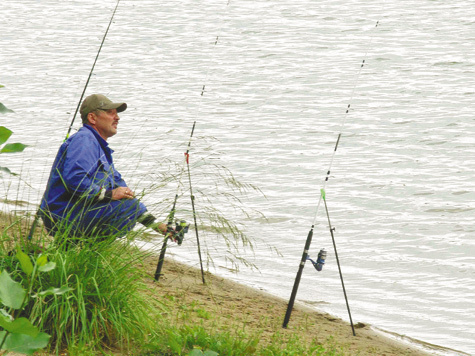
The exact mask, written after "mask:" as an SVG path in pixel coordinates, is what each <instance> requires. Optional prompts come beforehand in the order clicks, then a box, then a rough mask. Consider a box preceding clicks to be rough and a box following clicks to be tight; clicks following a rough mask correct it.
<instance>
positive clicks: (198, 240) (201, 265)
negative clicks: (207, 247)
mask: <svg viewBox="0 0 475 356" xmlns="http://www.w3.org/2000/svg"><path fill="white" fill-rule="evenodd" d="M195 125H196V121H195V122H194V123H193V128H192V129H191V136H193V131H195ZM190 144H191V140H190V142H188V148H187V150H186V153H185V157H186V166H187V169H188V182H189V183H190V197H191V208H192V210H193V222H194V223H195V234H196V243H197V245H198V256H199V258H200V267H201V280H202V281H203V284H206V282H205V272H204V269H203V260H202V259H201V247H200V238H199V234H198V222H197V221H196V210H195V196H194V195H193V188H192V186H191V172H190Z"/></svg>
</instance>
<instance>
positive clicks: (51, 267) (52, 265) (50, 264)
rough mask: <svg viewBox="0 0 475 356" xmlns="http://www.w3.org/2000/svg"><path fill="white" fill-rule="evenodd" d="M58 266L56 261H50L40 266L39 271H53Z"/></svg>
mask: <svg viewBox="0 0 475 356" xmlns="http://www.w3.org/2000/svg"><path fill="white" fill-rule="evenodd" d="M55 268H56V263H55V262H48V263H46V264H44V265H42V266H40V267H38V271H40V272H49V271H52V270H54V269H55Z"/></svg>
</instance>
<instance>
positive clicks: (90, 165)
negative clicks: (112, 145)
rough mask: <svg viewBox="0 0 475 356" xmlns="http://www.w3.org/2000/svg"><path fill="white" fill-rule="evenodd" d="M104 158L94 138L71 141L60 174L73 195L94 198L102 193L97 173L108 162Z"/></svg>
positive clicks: (85, 137) (80, 138) (79, 138)
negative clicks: (102, 163)
mask: <svg viewBox="0 0 475 356" xmlns="http://www.w3.org/2000/svg"><path fill="white" fill-rule="evenodd" d="M103 156H104V153H103V151H102V149H101V147H100V145H99V143H98V142H97V140H96V139H95V138H94V137H88V136H82V137H81V136H79V137H75V138H73V139H72V140H71V141H70V143H69V145H68V147H67V149H66V152H65V157H64V165H63V167H62V172H59V174H60V175H61V179H62V180H63V182H64V184H65V186H66V188H67V189H68V191H69V192H70V193H71V194H74V195H81V196H84V195H86V196H89V197H93V196H95V195H97V194H98V193H99V192H100V190H101V188H102V186H101V181H100V179H98V178H100V177H97V171H98V168H100V167H99V166H100V164H101V162H103V161H105V162H107V160H106V159H105V157H103ZM106 164H107V163H106Z"/></svg>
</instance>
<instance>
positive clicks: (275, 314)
mask: <svg viewBox="0 0 475 356" xmlns="http://www.w3.org/2000/svg"><path fill="white" fill-rule="evenodd" d="M156 263H157V261H156V259H155V258H153V259H152V258H149V259H148V260H147V261H146V263H145V266H146V269H147V273H148V274H150V277H152V276H153V273H154V272H155V267H156ZM205 279H206V285H203V283H202V280H201V272H200V270H199V269H195V268H193V267H189V266H187V265H184V264H181V263H178V262H176V261H174V260H171V259H168V260H166V261H165V263H164V267H163V276H162V277H161V278H160V281H159V282H158V283H154V282H152V281H150V282H149V283H148V284H149V286H150V287H151V288H152V289H154V290H155V291H156V293H157V294H159V295H162V296H168V297H173V298H175V300H176V301H177V303H176V305H181V304H186V305H191V304H193V305H194V306H195V307H196V308H200V309H201V310H207V311H209V312H210V313H213V315H219V316H220V323H221V324H222V325H223V326H226V327H230V326H231V325H234V326H239V325H241V326H243V325H245V326H244V329H245V331H246V332H247V333H248V334H252V333H256V332H263V333H262V339H261V341H262V342H264V343H265V342H268V341H269V340H271V338H272V336H273V335H274V334H275V333H282V334H283V335H288V336H290V335H292V334H298V336H299V338H300V339H303V340H307V341H311V340H312V339H315V338H316V339H317V340H318V341H320V342H322V343H325V342H326V341H327V340H329V339H330V338H331V339H333V341H334V342H335V343H336V344H338V345H341V346H344V347H346V348H347V349H348V350H349V353H348V355H361V356H363V355H378V356H392V355H413V356H418V355H420V356H422V355H434V354H443V349H441V348H439V347H437V346H434V345H429V344H422V343H421V344H420V345H419V346H417V347H416V346H414V344H413V343H412V344H411V343H410V342H405V341H403V340H398V337H396V336H395V337H389V336H386V335H384V334H383V333H381V332H379V331H377V330H375V329H373V328H372V327H371V326H370V325H366V324H363V323H357V324H356V325H355V326H356V328H355V331H356V336H353V334H352V330H351V326H350V324H349V323H347V322H344V321H342V320H341V319H339V318H336V317H334V316H332V315H329V314H326V313H322V312H318V311H315V310H313V309H311V308H309V307H306V306H304V305H301V304H298V303H296V304H295V307H294V310H293V312H292V316H291V320H290V322H289V325H288V328H287V329H283V328H282V322H283V318H284V315H285V311H286V308H287V301H285V300H283V299H280V298H277V297H275V296H272V295H270V294H267V293H265V292H262V291H259V290H256V289H254V288H251V287H248V286H244V285H242V284H239V283H236V282H233V281H230V280H228V279H224V278H221V277H218V276H215V275H213V274H211V273H206V274H205ZM407 341H409V340H407ZM412 341H413V342H415V340H412ZM421 347H424V348H425V350H426V351H425V350H423V349H422V348H421ZM431 349H432V351H431ZM436 351H438V352H437V353H436ZM447 351H448V350H447Z"/></svg>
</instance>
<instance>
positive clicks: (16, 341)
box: [3, 333, 51, 355]
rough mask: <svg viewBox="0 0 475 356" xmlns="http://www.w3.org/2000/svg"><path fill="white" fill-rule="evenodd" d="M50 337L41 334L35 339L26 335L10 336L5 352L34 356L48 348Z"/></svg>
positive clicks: (4, 346)
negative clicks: (35, 353) (33, 355)
mask: <svg viewBox="0 0 475 356" xmlns="http://www.w3.org/2000/svg"><path fill="white" fill-rule="evenodd" d="M50 337H51V336H50V335H48V334H45V333H39V334H38V335H36V336H35V337H33V336H29V335H25V334H9V335H8V336H7V340H6V341H5V344H4V345H3V349H4V350H8V351H13V352H18V353H22V354H26V355H32V354H33V353H34V352H35V351H37V350H40V349H43V348H45V347H46V346H48V342H49V339H50Z"/></svg>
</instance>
